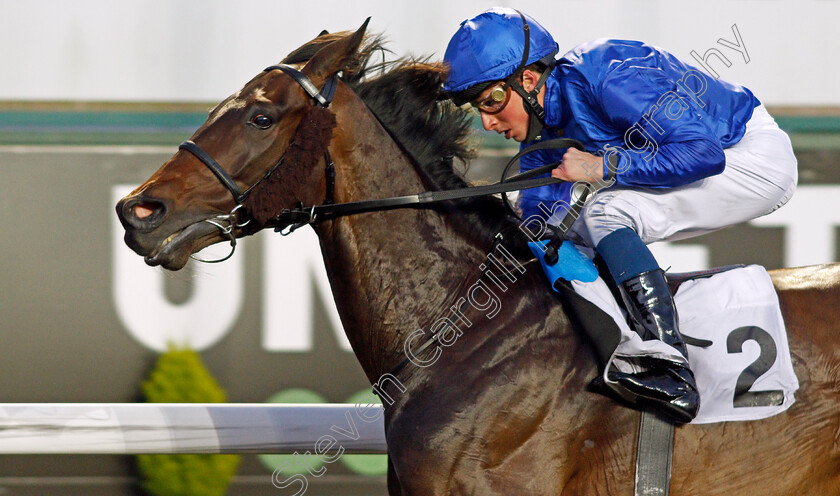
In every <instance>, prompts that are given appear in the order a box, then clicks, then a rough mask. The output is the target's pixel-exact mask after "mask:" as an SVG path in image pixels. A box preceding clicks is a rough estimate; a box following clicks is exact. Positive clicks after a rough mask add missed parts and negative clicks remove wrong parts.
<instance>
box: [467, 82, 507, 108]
mask: <svg viewBox="0 0 840 496" xmlns="http://www.w3.org/2000/svg"><path fill="white" fill-rule="evenodd" d="M485 93H486V96H484V97H479V99H478V100H476V101H472V102H470V105H472V106H473V107H475V108H476V109H478V111H480V112H484V113H485V114H498V113H499V112H501V111H502V110H504V108H505V106H507V104H508V101H509V100H510V86H508V84H507V82H506V81H499V82H498V83H496V84H494V85H492V86H490V91H489V92H482V94H485Z"/></svg>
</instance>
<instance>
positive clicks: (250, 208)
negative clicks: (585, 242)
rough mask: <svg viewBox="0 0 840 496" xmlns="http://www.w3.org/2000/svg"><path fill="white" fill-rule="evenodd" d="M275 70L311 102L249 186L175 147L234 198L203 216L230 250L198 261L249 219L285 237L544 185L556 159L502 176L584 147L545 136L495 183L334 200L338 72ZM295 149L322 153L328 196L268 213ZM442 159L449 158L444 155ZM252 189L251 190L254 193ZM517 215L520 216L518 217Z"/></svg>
mask: <svg viewBox="0 0 840 496" xmlns="http://www.w3.org/2000/svg"><path fill="white" fill-rule="evenodd" d="M273 70H280V71H283V72H284V73H285V74H287V75H289V76H291V77H292V78H293V79H294V80H295V81H296V82H297V83H298V84H299V85H300V86H301V87H302V88H303V89H304V91H306V93H307V94H308V95H309V96H310V98H311V99H312V100H313V101H314V103H315V105H314V106H313V107H312V108H311V109H310V110H309V111H308V112H307V114H306V115H305V116H304V118H303V119H302V120H301V123H300V124H299V126H298V129H297V130H296V132H295V135H294V137H293V138H292V140H291V142H290V144H289V147H288V148H287V149H286V150H285V151H284V152H283V155H282V156H281V157H280V159H279V160H278V161H277V163H276V164H275V165H274V166H273V167H271V168H270V169H269V170H268V171H267V172H266V173H265V175H263V177H262V178H261V179H260V180H258V181H257V182H256V183H254V184H253V185H251V186H250V187H248V188H247V189H246V190H244V191H242V190H241V189H240V188H239V186H238V185H237V184H236V182H235V181H234V180H233V178H231V177H230V175H229V174H228V173H227V172H226V171H225V170H224V168H222V166H221V165H219V163H218V162H217V161H216V160H215V159H213V157H212V156H211V155H210V154H209V153H207V152H206V151H205V150H204V149H202V148H201V147H200V146H199V145H198V144H196V143H195V142H193V141H189V140H187V141H184V142H183V143H181V144H180V146H179V147H178V148H179V149H180V150H185V151H187V152H189V153H191V154H192V155H194V156H195V157H196V158H197V159H198V160H199V161H201V162H202V163H203V164H204V165H205V166H206V167H207V168H208V169H210V171H211V172H212V173H213V174H214V175H215V176H216V178H217V179H218V180H219V181H220V182H221V183H222V185H223V186H224V187H225V188H226V189H227V190H228V191H229V192H230V193H231V195H232V196H233V199H234V201H235V202H236V206H235V207H233V209H231V211H230V212H228V213H227V214H222V215H218V216H215V217H212V218H210V219H205V220H204V221H202V222H207V223H209V224H212V225H213V226H216V227H217V228H219V230H220V231H221V232H222V234H224V235H225V236H227V237H228V238H229V239H230V245H231V251H230V253H229V254H228V255H227V256H225V257H224V258H221V259H218V260H202V259H199V258H197V257H195V256H192V258H193V259H195V260H198V261H200V262H205V263H218V262H223V261H225V260H227V259H229V258H230V257H231V256H233V253H234V251H235V250H236V234H235V232H234V230H235V229H237V228H240V229H241V228H243V227H246V226H248V225H249V224H250V223H251V221H252V220H256V222H257V223H258V224H260V225H263V226H270V227H274V229H275V231H277V232H279V233H280V234H281V235H283V236H286V235H288V234H290V233H292V232H294V231H295V230H297V229H299V228H301V227H303V226H306V225H310V224H314V223H315V222H318V221H322V220H330V219H334V218H337V217H342V216H346V215H353V214H358V213H363V212H371V211H383V210H391V209H396V208H407V207H415V206H419V205H425V204H431V203H438V202H443V201H450V200H459V199H464V198H472V197H477V196H487V195H493V194H498V193H507V192H510V191H519V190H524V189H530V188H537V187H540V186H546V185H548V184H555V183H559V182H562V180H560V179H556V178H553V177H545V178H536V177H535V176H539V175H542V174H546V173H548V172H550V171H551V170H552V169H554V168H555V167H557V165H558V163H551V164H546V165H543V166H541V167H537V168H535V169H532V170H529V171H527V172H522V173H519V174H516V175H513V176H511V177H508V178H506V177H505V176H506V175H507V172H508V170H509V169H510V167H511V166H512V165H513V164H514V163H516V162H518V160H519V159H520V157H522V156H523V155H525V154H527V153H530V152H532V151H537V150H543V149H550V148H570V147H573V148H578V149H579V150H583V145H581V144H580V142H578V141H576V140H573V139H566V138H558V139H553V140H548V141H543V142H539V143H537V144H535V145H532V146H530V147H528V148H526V149H524V150H522V151H520V152H519V153H518V154H516V156H514V157H513V158H512V159H511V160H510V161H509V162H508V164H507V166H506V167H505V169H504V172H503V174H502V178H501V180H500V181H499V182H498V183H495V184H490V185H486V186H471V187H466V188H457V189H451V190H442V191H425V192H421V193H418V194H415V195H407V196H397V197H391V198H383V199H377V200H362V201H355V202H347V203H335V202H334V198H333V193H334V191H335V176H336V174H335V167H334V164H333V162H332V159H331V157H330V154H329V150H328V148H327V146H328V144H329V141H330V140H331V139H332V129H333V128H334V127H335V115H334V114H333V113H332V112H330V111H329V110H328V109H327V107H329V105H330V103H331V102H332V98H333V96H334V95H335V88H336V86H337V75H335V74H334V75H333V76H331V77H330V78H328V79H327V81H326V82H325V83H324V88H323V89H321V90H319V89H318V88H317V87H316V86H315V85H314V84H313V83H312V81H311V80H310V79H309V78H308V77H306V75H304V74H303V73H302V72H300V71H299V70H297V69H295V68H294V67H291V66H288V65H285V64H278V65H273V66H270V67H267V68H266V69H265V71H264V72H271V71H273ZM309 135H312V136H315V137H317V138H318V139H315V140H314V141H316V142H317V143H315V144H313V143H312V142H311V141H313V140H307V139H301V138H302V137H309ZM293 149H294V151H295V152H304V153H305V155H304V157H307V158H308V159H309V160H310V161H312V162H313V163H312V164H311V165H313V166H314V165H315V163H314V161H315V160H317V159H316V157H318V156H320V155H323V157H324V163H325V178H326V198H325V200H324V202H323V203H322V204H321V205H313V206H303V204H302V203H301V204H299V205H298V206H297V207H295V208H293V209H288V208H283V209H282V210H281V211H280V213H279V214H276V213H273V212H271V211H270V208H269V207H270V204H271V201H270V200H271V198H272V195H271V191H270V189H271V188H270V185H271V183H272V179H273V178H276V177H277V176H274V172H275V171H276V170H277V169H278V168H279V167H280V166H281V165H282V164H283V163H284V162H285V160H286V158H287V155H289V154H290V153H291V152H292V150H293ZM299 149H300V150H299ZM443 160H452V159H451V158H446V159H443ZM415 162H416V160H415ZM591 189H592V188H591V186H588V185H587V187H585V188H584V191H581V192H580V194H578V195H577V196H578V199H577V201H575V203H574V205H573V206H572V209H570V212H569V214H568V215H567V220H568V219H569V218H571V221H573V220H574V219H575V218H577V213H579V211H580V209H581V208H582V207H583V203H585V200H586V198H587V197H588V196H589V193H591ZM252 193H254V194H253V195H252ZM502 197H503V199H504V202H505V206H506V207H507V209H508V211H509V213H511V214H513V215H514V216H516V217H517V218H519V216H518V215H517V214H516V212H515V211H514V210H513V208H512V206H511V204H510V201H509V200H508V198H507V195H502ZM243 207H244V209H245V211H246V212H247V215H246V216H242V217H243V218H240V215H241V211H242V209H243ZM520 220H522V219H521V218H520ZM565 224H566V222H565V221H564V225H565ZM552 227H553V226H552ZM562 232H565V231H562ZM562 232H559V233H558V232H557V230H556V228H555V234H560V236H561V237H562Z"/></svg>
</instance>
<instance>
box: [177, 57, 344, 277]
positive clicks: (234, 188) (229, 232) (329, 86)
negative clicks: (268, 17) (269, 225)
mask: <svg viewBox="0 0 840 496" xmlns="http://www.w3.org/2000/svg"><path fill="white" fill-rule="evenodd" d="M273 70H280V71H283V72H284V73H286V74H288V75H289V76H291V77H292V78H293V79H294V80H295V81H296V82H297V83H298V84H299V85H300V86H301V88H303V90H304V91H306V93H307V94H308V95H309V97H310V98H312V100H314V101H315V103H316V104H317V105H320V106H321V107H323V108H327V107H329V105H330V103H331V102H332V99H333V96H334V95H335V88H336V86H337V84H338V81H337V79H338V78H337V75H335V74H334V75H333V76H332V77H329V78H327V81H326V82H325V83H324V87H323V89H321V90H319V89H318V87H317V86H315V84H313V83H312V81H311V80H310V79H309V78H308V77H306V75H304V74H303V73H302V72H300V71H299V70H297V69H295V68H294V67H291V66H288V65H285V64H278V65H272V66H270V67H266V68H265V70H264V71H263V72H271V71H273ZM178 149H179V150H186V151H188V152H190V153H192V154H193V155H194V156H195V157H196V158H197V159H198V160H199V161H201V163H203V164H204V165H205V166H207V168H208V169H210V171H211V172H212V173H213V174H214V175H215V176H216V177H217V178H218V179H219V181H220V182H221V183H222V185H223V186H224V187H225V188H227V190H228V191H230V193H231V195H233V199H234V201H235V202H236V206H235V207H233V209H232V210H231V211H230V212H228V213H227V214H222V215H217V216H215V217H213V218H210V219H206V220H205V221H204V222H209V223H210V224H212V225H214V226H216V227H218V228H219V229H220V230H221V231H222V234H224V235H226V236H228V238H229V239H230V245H231V251H230V253H229V254H228V255H227V256H225V257H224V258H220V259H217V260H202V259H200V258H196V257H195V256H193V257H192V258H194V259H196V260H198V261H201V262H206V263H218V262H224V261H225V260H227V259H229V258H230V257H231V256H233V252H234V251H235V250H236V233H234V229H235V228H243V227H245V226H247V225H248V224H249V223H250V222H251V220H250V219H248V220H245V221H244V222H240V221H239V211H240V210H241V209H242V208H243V206H244V204H245V200H247V198H248V195H250V193H251V191H253V189H254V188H256V187H257V186H258V185H259V184H261V183H262V182H263V181H265V180H266V179H268V177H269V176H271V174H273V173H274V171H275V170H277V168H279V167H280V165H281V164H283V161H284V159H285V156H286V155H285V153H284V154H283V155H282V156H281V157H280V159H279V160H278V161H277V163H276V164H274V166H273V167H271V168H270V169H269V170H268V172H266V173H265V175H263V177H262V178H260V180H259V181H257V182H256V183H254V184H252V185H251V186H249V187H248V189H246V190H245V191H242V190H241V189H240V188H239V185H238V184H236V181H234V180H233V178H232V177H230V174H228V173H227V171H225V169H224V168H222V166H221V165H219V163H218V162H217V161H216V160H215V159H214V158H213V157H212V156H211V155H210V154H209V153H207V152H206V151H204V149H203V148H201V147H200V146H199V145H197V144H196V143H195V142H194V141H190V140H187V141H184V142H183V143H181V144H180V145H179V146H178ZM324 162H325V163H326V178H327V193H326V198H325V199H324V204H325V205H329V204H332V203H333V202H334V200H333V192H334V191H335V164H333V161H332V159H331V158H330V152H329V150H325V152H324ZM312 215H314V214H312ZM312 221H314V218H312ZM298 227H300V226H298ZM289 232H291V231H289ZM286 234H288V233H286Z"/></svg>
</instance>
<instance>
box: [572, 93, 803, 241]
mask: <svg viewBox="0 0 840 496" xmlns="http://www.w3.org/2000/svg"><path fill="white" fill-rule="evenodd" d="M724 154H725V155H726V167H725V169H724V171H723V173H721V174H718V175H716V176H712V177H707V178H705V179H702V180H700V181H695V182H693V183H690V184H686V185H684V186H680V187H677V188H632V189H631V188H625V187H621V186H618V185H616V186H613V187H611V188H608V189H605V190H603V191H600V192H598V193H597V194H596V195H595V196H594V197H593V198H592V199H591V200H590V201H589V203H587V205H586V206H585V207H584V209H583V211H582V214H581V216H580V217H579V218H578V219H577V221H576V222H575V224H574V226H573V227H572V234H573V236H572V237H573V239H574V238H577V239H576V241H577V242H579V243H583V244H585V245H588V246H592V247H594V246H597V244H598V243H599V242H600V241H601V240H602V239H603V238H604V237H605V236H606V235H608V234H610V233H611V232H614V231H616V230H618V229H622V228H628V227H629V228H631V229H633V230H634V231H636V232H637V233H638V234H639V236H640V237H641V239H642V241H643V242H645V243H653V242H655V241H663V240H670V241H674V240H679V239H684V238H690V237H692V236H698V235H701V234H704V233H708V232H711V231H715V230H717V229H721V228H723V227H727V226H731V225H733V224H738V223H741V222H746V221H748V220H751V219H754V218H756V217H761V216H762V215H767V214H769V213H770V212H772V211H774V210H776V209H777V208H779V207H781V206H782V205H784V204H785V203H786V202H787V201H788V200H789V199H790V197H791V196H793V192H794V190H795V189H796V181H797V169H796V157H794V155H793V148H792V146H791V144H790V138H788V135H787V134H786V133H785V132H784V131H782V130H781V129H779V126H778V125H777V124H776V121H775V120H773V117H771V116H770V114H768V113H767V110H766V109H765V108H764V105H759V106H758V107H756V108H755V110H754V111H753V115H752V118H751V119H750V120H749V122H747V129H746V133H745V134H744V137H743V138H742V139H741V141H739V142H738V143H736V144H735V145H734V146H732V147H730V148H726V149H725V150H724Z"/></svg>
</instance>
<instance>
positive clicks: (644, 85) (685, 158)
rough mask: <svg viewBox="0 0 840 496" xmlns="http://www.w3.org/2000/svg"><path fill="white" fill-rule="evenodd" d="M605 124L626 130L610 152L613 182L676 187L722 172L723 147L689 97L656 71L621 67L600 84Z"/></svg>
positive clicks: (662, 73) (623, 65) (646, 68)
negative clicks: (614, 159)
mask: <svg viewBox="0 0 840 496" xmlns="http://www.w3.org/2000/svg"><path fill="white" fill-rule="evenodd" d="M600 97H601V98H600V103H601V106H602V111H603V112H604V116H605V118H606V120H607V121H608V122H609V123H611V124H612V125H613V126H614V127H615V128H617V129H623V130H627V131H626V133H625V135H624V146H623V147H621V148H619V149H617V150H616V155H617V156H618V162H617V164H616V169H617V170H616V176H615V177H616V181H617V182H618V184H622V185H625V186H639V187H676V186H682V185H684V184H688V183H691V182H694V181H697V180H700V179H703V178H705V177H709V176H713V175H715V174H720V173H721V172H723V169H724V166H725V165H726V159H725V156H724V154H723V146H722V145H721V143H720V140H718V138H717V136H715V134H714V132H713V131H712V130H711V128H710V127H709V125H708V124H707V123H706V122H705V121H704V119H707V118H708V117H706V116H705V114H704V112H702V111H699V110H697V109H696V108H695V104H694V102H693V101H692V100H691V97H690V96H689V95H688V94H686V93H685V92H684V91H683V90H682V89H680V88H679V87H678V86H677V84H676V81H674V80H673V79H671V78H670V77H668V76H667V75H666V74H665V72H664V71H662V70H661V69H659V68H651V67H639V66H633V65H630V64H629V63H628V62H625V63H623V64H621V65H619V66H618V67H617V68H615V69H614V70H613V71H611V72H610V73H609V74H608V75H607V77H606V78H605V79H604V81H603V83H602V84H601V93H600Z"/></svg>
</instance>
